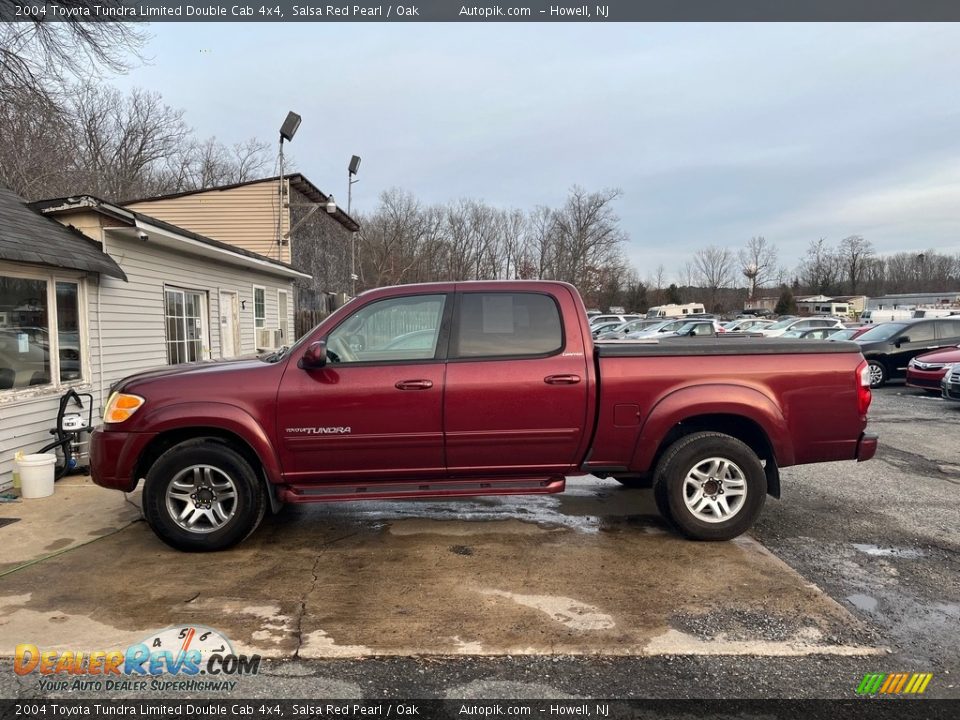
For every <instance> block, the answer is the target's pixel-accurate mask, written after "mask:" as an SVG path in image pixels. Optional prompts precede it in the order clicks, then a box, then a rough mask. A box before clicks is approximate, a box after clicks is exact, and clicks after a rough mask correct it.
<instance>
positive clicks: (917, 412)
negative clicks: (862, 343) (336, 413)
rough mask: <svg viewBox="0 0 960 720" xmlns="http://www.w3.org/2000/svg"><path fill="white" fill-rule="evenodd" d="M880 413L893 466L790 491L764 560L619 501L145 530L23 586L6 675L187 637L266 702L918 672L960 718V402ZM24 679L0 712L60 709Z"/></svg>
mask: <svg viewBox="0 0 960 720" xmlns="http://www.w3.org/2000/svg"><path fill="white" fill-rule="evenodd" d="M876 395H877V398H876V400H875V405H874V409H873V412H872V417H873V422H874V425H875V429H876V430H877V431H878V432H879V433H880V434H881V442H882V444H881V450H880V453H879V455H878V458H877V459H876V460H874V461H871V462H869V463H861V464H855V463H834V464H826V465H815V466H808V467H800V468H790V469H787V470H785V471H784V473H783V475H784V477H783V490H784V497H783V499H782V500H781V501H780V502H777V501H773V500H771V501H769V502H768V503H767V505H766V508H765V510H764V513H763V516H762V518H761V520H760V522H759V523H758V526H757V528H756V531H755V533H754V537H755V538H757V539H759V541H760V542H758V541H757V540H756V539H754V537H745V538H742V539H739V540H737V541H735V542H731V543H691V542H687V541H685V540H682V539H680V538H679V537H678V536H676V535H675V534H674V533H672V532H671V531H670V530H668V529H667V528H666V527H665V526H664V525H663V524H662V523H661V522H660V520H659V519H658V518H657V517H656V514H655V511H654V510H653V506H652V503H651V498H650V494H649V492H646V491H630V490H625V489H623V488H621V487H620V486H619V485H617V484H616V483H613V482H610V481H600V480H596V479H584V480H579V481H575V482H573V483H571V487H570V490H568V492H567V493H566V494H564V495H559V496H542V497H509V498H483V499H475V500H452V501H443V502H439V501H429V500H426V501H407V502H396V503H389V502H385V503H356V504H338V505H316V506H292V507H287V508H285V509H284V510H283V511H282V512H281V513H280V514H279V515H277V516H274V517H270V518H267V519H266V520H265V522H264V524H263V525H262V526H261V528H260V530H258V532H257V533H256V534H255V535H253V536H252V537H251V538H250V539H249V540H247V541H246V542H245V543H244V544H242V545H241V546H239V547H238V548H236V549H234V550H232V551H229V552H225V553H216V554H209V555H187V554H181V553H178V552H175V551H173V550H170V549H169V548H167V547H166V546H165V545H163V544H162V543H160V542H159V541H158V540H157V539H156V538H155V537H154V536H153V534H152V533H151V532H150V530H149V528H147V527H146V525H145V524H144V523H143V522H135V523H133V524H132V525H129V526H128V527H126V528H123V529H121V530H119V531H114V532H112V533H110V534H108V535H106V536H105V537H103V538H101V539H99V540H97V541H96V542H92V543H90V544H87V545H83V546H82V547H77V548H76V549H72V550H69V551H68V552H65V553H61V554H59V555H56V556H55V557H52V558H50V559H47V560H44V561H42V562H38V563H35V564H33V565H30V566H28V567H23V568H21V569H19V570H15V571H14V572H9V573H8V574H7V575H5V576H0V655H5V656H9V654H10V653H11V652H12V648H13V646H14V645H15V644H16V643H18V642H23V641H25V640H29V641H32V642H36V643H37V644H38V645H41V646H45V647H51V648H56V647H60V648H66V647H70V648H74V649H76V648H112V647H116V646H125V645H124V643H129V642H134V641H139V640H142V639H143V638H144V636H145V635H146V634H147V633H149V632H151V631H153V630H156V629H158V628H162V627H165V626H168V625H172V624H180V623H183V624H204V625H210V626H213V627H216V628H218V629H220V630H222V631H224V632H225V634H226V635H227V636H229V637H230V638H231V639H232V640H233V641H234V645H235V647H236V648H237V649H239V650H246V651H255V652H258V653H261V654H262V655H264V656H266V657H268V658H272V660H270V661H268V662H267V664H266V665H265V666H264V668H263V672H262V673H261V675H260V676H258V677H256V678H247V679H245V680H244V683H245V685H244V686H243V689H242V690H240V691H238V692H239V694H240V695H246V696H260V697H270V696H272V695H273V696H277V695H283V696H286V697H291V696H297V695H299V696H311V697H313V696H316V697H321V696H326V697H382V696H391V695H393V696H398V695H399V696H404V695H405V696H408V697H437V696H440V697H444V696H450V697H469V696H474V697H476V696H483V694H486V696H487V697H492V696H500V697H504V696H515V697H561V696H564V695H571V696H583V697H679V696H690V697H733V696H736V697H766V696H778V697H784V696H789V697H820V696H834V697H849V696H852V693H853V689H854V688H855V686H856V683H857V681H858V678H859V677H862V674H863V673H865V672H894V671H906V670H910V671H916V672H921V671H923V672H934V673H935V678H934V682H932V683H931V685H930V688H929V690H928V695H930V696H931V697H960V691H958V689H957V686H956V683H955V682H954V680H953V678H956V676H957V673H958V672H960V664H958V651H957V646H958V645H957V640H958V636H960V631H958V627H960V623H958V622H957V621H958V620H960V614H958V608H960V584H958V578H960V573H958V570H960V567H958V554H957V553H958V551H960V542H958V530H957V514H956V508H955V504H954V503H953V500H952V499H953V498H954V497H956V486H957V483H958V482H960V474H958V472H957V470H956V468H960V446H958V445H957V444H956V443H951V442H949V441H946V440H945V438H946V437H949V435H947V433H950V432H952V433H953V435H952V436H953V437H956V436H957V433H956V430H957V425H958V424H960V403H958V404H953V405H948V404H946V403H937V402H936V401H931V400H929V399H927V398H926V397H922V396H919V394H915V393H913V392H912V391H909V390H904V389H903V388H902V387H900V388H897V387H892V388H885V389H883V390H881V391H879V392H878V393H877V394H876ZM912 420H913V421H912ZM11 527H13V526H11ZM4 532H5V529H0V538H2V537H3V533H4ZM358 658H359V659H358ZM4 662H9V661H4ZM858 674H859V675H858ZM6 675H8V674H7V673H4V674H2V675H0V696H6V697H10V696H21V697H30V696H33V695H36V694H37V692H38V691H37V687H36V685H35V682H34V681H32V680H31V679H30V678H24V679H20V680H16V679H11V678H10V677H3V676H6ZM478 693H479V695H478ZM54 694H55V693H54Z"/></svg>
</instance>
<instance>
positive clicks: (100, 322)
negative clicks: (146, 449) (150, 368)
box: [97, 230, 109, 416]
mask: <svg viewBox="0 0 960 720" xmlns="http://www.w3.org/2000/svg"><path fill="white" fill-rule="evenodd" d="M100 249H101V250H102V251H103V254H104V255H107V231H106V230H101V231H100ZM108 257H109V256H108ZM103 277H104V276H103V273H99V274H98V275H97V364H98V365H99V370H100V415H101V416H102V415H103V410H104V408H105V407H106V403H107V398H106V397H105V396H104V394H103V315H101V314H100V288H102V287H103Z"/></svg>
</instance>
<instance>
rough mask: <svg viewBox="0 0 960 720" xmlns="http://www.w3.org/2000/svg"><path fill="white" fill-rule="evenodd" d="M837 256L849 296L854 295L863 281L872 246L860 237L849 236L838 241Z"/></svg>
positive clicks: (871, 254)
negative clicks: (841, 266)
mask: <svg viewBox="0 0 960 720" xmlns="http://www.w3.org/2000/svg"><path fill="white" fill-rule="evenodd" d="M837 255H838V257H839V262H840V263H841V264H842V265H843V269H844V273H845V275H846V279H847V282H848V288H849V290H850V294H851V295H856V294H857V288H858V287H859V286H860V281H861V280H862V279H863V273H864V268H865V267H866V265H867V262H868V261H869V260H870V259H871V258H872V257H873V246H872V245H871V244H870V241H869V240H864V239H863V238H862V237H861V236H860V235H850V236H848V237H845V238H844V239H843V240H841V241H840V247H839V249H838V251H837Z"/></svg>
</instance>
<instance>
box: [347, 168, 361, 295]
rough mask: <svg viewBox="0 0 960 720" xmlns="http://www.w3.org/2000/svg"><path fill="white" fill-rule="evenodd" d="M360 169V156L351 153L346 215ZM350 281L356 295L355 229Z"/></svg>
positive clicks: (351, 253)
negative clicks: (355, 177)
mask: <svg viewBox="0 0 960 720" xmlns="http://www.w3.org/2000/svg"><path fill="white" fill-rule="evenodd" d="M359 169H360V156H359V155H353V156H352V157H351V158H350V165H349V166H348V167H347V215H349V214H350V208H351V207H352V204H353V184H354V183H355V182H357V181H356V180H355V179H354V176H355V175H356V174H357V170H359ZM350 282H351V288H352V289H351V291H350V295H352V296H353V297H356V296H357V232H356V230H354V231H352V232H351V234H350Z"/></svg>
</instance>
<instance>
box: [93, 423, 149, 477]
mask: <svg viewBox="0 0 960 720" xmlns="http://www.w3.org/2000/svg"><path fill="white" fill-rule="evenodd" d="M156 436H157V434H156V433H131V432H122V431H117V430H104V429H103V426H102V425H101V426H100V427H98V428H96V429H94V431H93V433H91V435H90V476H91V477H92V478H93V482H95V483H96V484H97V485H100V486H101V487H105V488H112V489H114V490H123V491H124V492H130V491H131V490H133V489H134V488H135V487H137V482H139V480H140V478H138V477H134V469H135V468H136V465H137V460H139V459H140V455H141V453H142V452H143V450H144V448H146V446H147V445H148V444H149V443H150V441H151V440H153V439H154V438H155V437H156Z"/></svg>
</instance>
